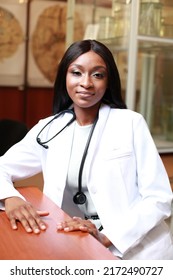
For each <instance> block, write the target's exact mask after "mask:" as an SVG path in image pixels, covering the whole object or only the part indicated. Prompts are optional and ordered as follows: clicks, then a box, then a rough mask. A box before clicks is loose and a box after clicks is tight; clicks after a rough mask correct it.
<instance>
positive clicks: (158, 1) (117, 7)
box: [67, 0, 173, 153]
mask: <svg viewBox="0 0 173 280" xmlns="http://www.w3.org/2000/svg"><path fill="white" fill-rule="evenodd" d="M68 4H71V5H72V4H74V10H75V9H79V10H80V9H81V10H80V15H81V16H82V17H83V19H84V24H85V32H84V38H93V39H97V40H100V41H102V42H103V43H105V44H106V45H107V46H108V47H109V48H110V49H111V51H112V52H113V55H114V57H115V60H116V62H117V65H118V69H119V72H120V77H121V82H122V92H123V95H124V98H125V100H126V103H127V106H128V108H129V109H132V110H135V111H137V112H140V113H141V114H142V115H143V116H144V117H145V119H146V121H147V123H148V126H149V128H150V131H151V133H152V136H153V138H154V141H155V143H156V146H157V148H158V150H159V152H160V153H166V152H172V151H173V1H172V0H93V1H92V0H90V1H88V0H86V1H82V0H76V1H74V0H71V1H70V0H69V1H68ZM71 11H72V9H71ZM88 11H89V12H88ZM67 20H68V19H67ZM70 26H71V28H72V25H70ZM68 33H69V34H71V33H70V32H68Z"/></svg>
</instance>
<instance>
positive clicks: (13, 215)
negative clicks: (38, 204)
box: [8, 210, 32, 232]
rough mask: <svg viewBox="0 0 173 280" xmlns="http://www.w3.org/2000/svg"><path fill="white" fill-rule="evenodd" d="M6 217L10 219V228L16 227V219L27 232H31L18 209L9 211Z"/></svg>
mask: <svg viewBox="0 0 173 280" xmlns="http://www.w3.org/2000/svg"><path fill="white" fill-rule="evenodd" d="M8 218H9V220H10V224H11V227H12V229H17V228H18V227H17V221H20V222H21V224H22V226H23V227H24V229H25V230H26V231H27V232H32V229H31V228H30V226H29V224H28V222H27V220H26V218H25V216H24V215H23V214H22V213H21V211H19V210H15V211H14V212H13V213H9V215H8Z"/></svg>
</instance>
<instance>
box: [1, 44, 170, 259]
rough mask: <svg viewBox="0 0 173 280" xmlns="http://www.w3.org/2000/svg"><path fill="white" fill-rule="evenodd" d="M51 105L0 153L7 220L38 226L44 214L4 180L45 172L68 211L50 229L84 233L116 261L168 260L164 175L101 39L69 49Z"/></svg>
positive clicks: (50, 190)
mask: <svg viewBox="0 0 173 280" xmlns="http://www.w3.org/2000/svg"><path fill="white" fill-rule="evenodd" d="M53 110H54V116H50V117H48V118H45V119H43V120H41V121H40V122H39V123H38V124H36V125H35V126H34V127H33V128H32V129H31V130H30V131H29V132H28V133H27V135H26V136H25V137H24V139H23V140H22V141H21V142H19V143H18V144H17V145H15V146H13V147H12V148H11V149H10V150H9V151H8V152H7V153H6V154H5V155H4V156H2V157H1V158H0V204H1V206H2V207H5V211H6V214H7V216H8V218H9V220H10V223H11V227H12V228H13V229H17V225H18V224H17V222H21V224H22V226H23V227H24V229H25V230H26V232H32V231H33V232H34V233H36V234H37V233H40V232H41V231H42V230H46V224H45V223H44V220H42V218H41V215H44V213H41V212H39V213H38V212H37V210H36V209H35V208H34V207H33V206H32V205H31V204H30V203H29V202H27V201H26V200H25V199H24V197H23V196H21V195H20V194H19V193H18V192H17V190H15V189H14V187H13V183H12V180H15V179H19V178H20V179H22V178H26V177H29V176H32V175H34V174H37V173H39V172H43V177H44V187H43V192H44V193H45V194H46V195H47V196H48V197H49V198H50V199H52V200H53V201H54V202H55V203H56V204H57V205H58V206H59V207H61V208H62V209H63V210H64V211H65V212H66V213H68V214H69V215H70V218H69V219H65V220H62V221H57V231H64V232H68V234H70V233H71V232H73V231H80V232H81V233H82V232H83V233H85V232H88V233H90V234H91V235H92V236H94V237H95V238H96V239H97V240H98V241H99V242H101V243H102V244H103V245H104V246H105V247H106V248H108V249H109V250H110V251H111V252H113V254H114V255H116V256H118V257H120V258H121V259H124V260H126V259H129V260H134V259H136V260H138V259H153V260H158V259H163V260H166V259H173V241H172V236H171V232H170V228H169V227H168V225H167V223H166V220H167V218H169V217H170V215H171V202H172V198H173V195H172V190H171V187H170V183H169V179H168V176H167V173H166V170H165V168H164V165H163V163H162V161H161V158H160V157H159V154H158V151H157V149H156V147H155V144H154V141H153V139H152V137H151V134H150V131H149V129H148V127H147V124H146V122H145V120H144V118H143V116H142V115H140V114H138V113H136V112H134V111H131V110H128V109H127V108H126V104H125V103H124V101H123V98H122V95H121V83H120V77H119V73H118V69H117V66H116V64H115V61H114V58H113V55H112V53H111V52H110V50H109V49H108V48H107V47H106V46H105V45H103V44H102V43H100V42H99V41H95V40H82V41H78V42H75V43H73V44H72V45H71V46H70V47H69V48H68V49H67V51H66V52H65V54H64V55H63V57H62V59H61V62H60V63H59V65H58V71H57V76H56V79H55V85H54V104H53ZM47 143H48V145H47ZM158 248H159V250H158Z"/></svg>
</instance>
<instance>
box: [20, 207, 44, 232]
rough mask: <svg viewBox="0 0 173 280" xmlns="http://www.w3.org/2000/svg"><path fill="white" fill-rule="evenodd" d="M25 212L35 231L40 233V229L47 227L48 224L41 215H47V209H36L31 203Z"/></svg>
mask: <svg viewBox="0 0 173 280" xmlns="http://www.w3.org/2000/svg"><path fill="white" fill-rule="evenodd" d="M24 210H25V209H24ZM23 213H24V215H25V217H26V219H27V221H28V223H29V225H30V227H31V229H32V230H33V232H34V233H39V232H40V230H45V229H46V224H45V223H44V222H43V220H42V219H41V218H40V216H41V215H42V216H47V215H48V214H49V213H48V212H47V211H35V209H34V208H33V207H32V206H31V205H30V204H28V205H27V209H26V211H24V212H23ZM40 214H41V215H40Z"/></svg>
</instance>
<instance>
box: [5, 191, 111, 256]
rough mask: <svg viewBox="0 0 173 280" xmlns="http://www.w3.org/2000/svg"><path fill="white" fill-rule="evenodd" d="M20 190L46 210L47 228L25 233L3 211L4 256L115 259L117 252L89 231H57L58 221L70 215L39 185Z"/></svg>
mask: <svg viewBox="0 0 173 280" xmlns="http://www.w3.org/2000/svg"><path fill="white" fill-rule="evenodd" d="M18 190H19V191H20V193H21V194H22V195H23V196H24V197H25V198H26V199H27V200H28V201H30V202H31V203H32V204H33V205H34V206H35V207H36V208H37V209H38V210H47V211H49V212H50V214H49V216H47V217H43V219H44V220H45V221H46V223H47V225H48V228H47V230H46V231H43V232H41V233H40V234H38V235H36V234H34V233H26V232H25V230H24V229H23V228H22V226H21V224H19V228H18V230H12V229H11V227H10V223H9V220H8V218H7V216H6V214H5V212H3V211H0V259H1V260H50V259H51V260H115V259H116V258H115V256H113V254H112V253H111V252H110V251H109V250H108V249H106V248H105V247H104V246H103V245H102V244H101V243H99V242H98V241H97V240H96V239H95V238H94V237H92V236H91V235H90V234H88V233H82V232H80V231H76V232H71V233H64V232H57V230H56V225H57V222H58V221H62V220H64V219H66V218H68V215H67V214H66V213H64V212H63V211H62V210H61V209H60V208H59V207H57V205H56V204H54V203H53V202H52V201H51V200H50V199H48V198H47V197H46V196H45V195H44V194H43V193H42V192H41V191H40V190H39V189H38V188H35V187H20V188H18Z"/></svg>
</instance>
